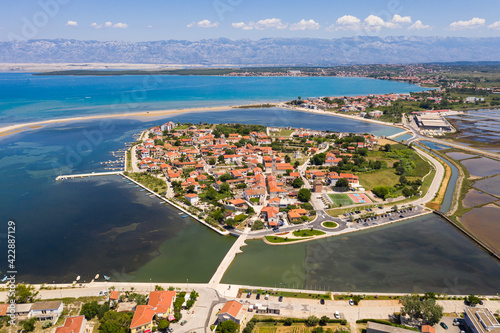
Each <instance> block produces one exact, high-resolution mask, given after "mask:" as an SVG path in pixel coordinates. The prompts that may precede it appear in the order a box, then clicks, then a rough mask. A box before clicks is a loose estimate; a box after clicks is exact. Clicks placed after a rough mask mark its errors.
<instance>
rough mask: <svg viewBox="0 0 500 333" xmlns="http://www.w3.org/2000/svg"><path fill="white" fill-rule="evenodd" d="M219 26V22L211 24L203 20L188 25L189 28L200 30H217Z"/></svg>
mask: <svg viewBox="0 0 500 333" xmlns="http://www.w3.org/2000/svg"><path fill="white" fill-rule="evenodd" d="M218 26H219V22H214V23H212V22H210V21H209V20H202V21H199V22H198V23H196V22H191V23H189V24H188V25H187V27H188V28H192V27H198V28H215V27H218Z"/></svg>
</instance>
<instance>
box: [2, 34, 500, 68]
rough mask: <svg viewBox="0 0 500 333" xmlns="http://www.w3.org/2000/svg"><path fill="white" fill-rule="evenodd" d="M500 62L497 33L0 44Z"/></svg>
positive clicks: (33, 50) (150, 56)
mask: <svg viewBox="0 0 500 333" xmlns="http://www.w3.org/2000/svg"><path fill="white" fill-rule="evenodd" d="M499 60H500V38H498V37H488V38H466V37H397V36H395V37H384V38H381V37H349V38H347V37H346V38H336V39H314V38H264V39H260V40H248V39H241V40H231V39H226V38H218V39H203V40H200V41H186V40H160V41H148V42H126V41H95V40H74V39H39V40H27V41H9V42H0V63H131V64H139V63H142V64H179V65H195V64H196V65H203V66H224V65H235V66H238V65H247V66H260V65H264V66H267V65H270V66H272V65H297V66H299V65H301V66H332V65H342V64H385V63H392V64H404V63H428V62H456V61H499Z"/></svg>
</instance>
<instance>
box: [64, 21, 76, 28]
mask: <svg viewBox="0 0 500 333" xmlns="http://www.w3.org/2000/svg"><path fill="white" fill-rule="evenodd" d="M66 25H67V26H70V27H77V26H78V22H76V21H68V22H66Z"/></svg>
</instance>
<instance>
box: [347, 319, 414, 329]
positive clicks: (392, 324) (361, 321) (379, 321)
mask: <svg viewBox="0 0 500 333" xmlns="http://www.w3.org/2000/svg"><path fill="white" fill-rule="evenodd" d="M369 321H371V322H374V323H379V324H383V325H389V326H393V327H399V328H404V329H407V330H412V331H416V332H420V330H419V329H418V328H415V327H410V326H405V325H400V324H395V323H393V322H390V321H387V320H381V319H360V320H356V323H358V324H364V323H367V322H369Z"/></svg>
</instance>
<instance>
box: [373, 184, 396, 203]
mask: <svg viewBox="0 0 500 333" xmlns="http://www.w3.org/2000/svg"><path fill="white" fill-rule="evenodd" d="M372 192H373V193H375V195H376V196H378V197H379V198H382V199H384V200H385V199H386V198H389V197H390V195H391V194H392V193H393V192H394V188H393V187H392V186H375V187H374V188H373V189H372Z"/></svg>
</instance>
